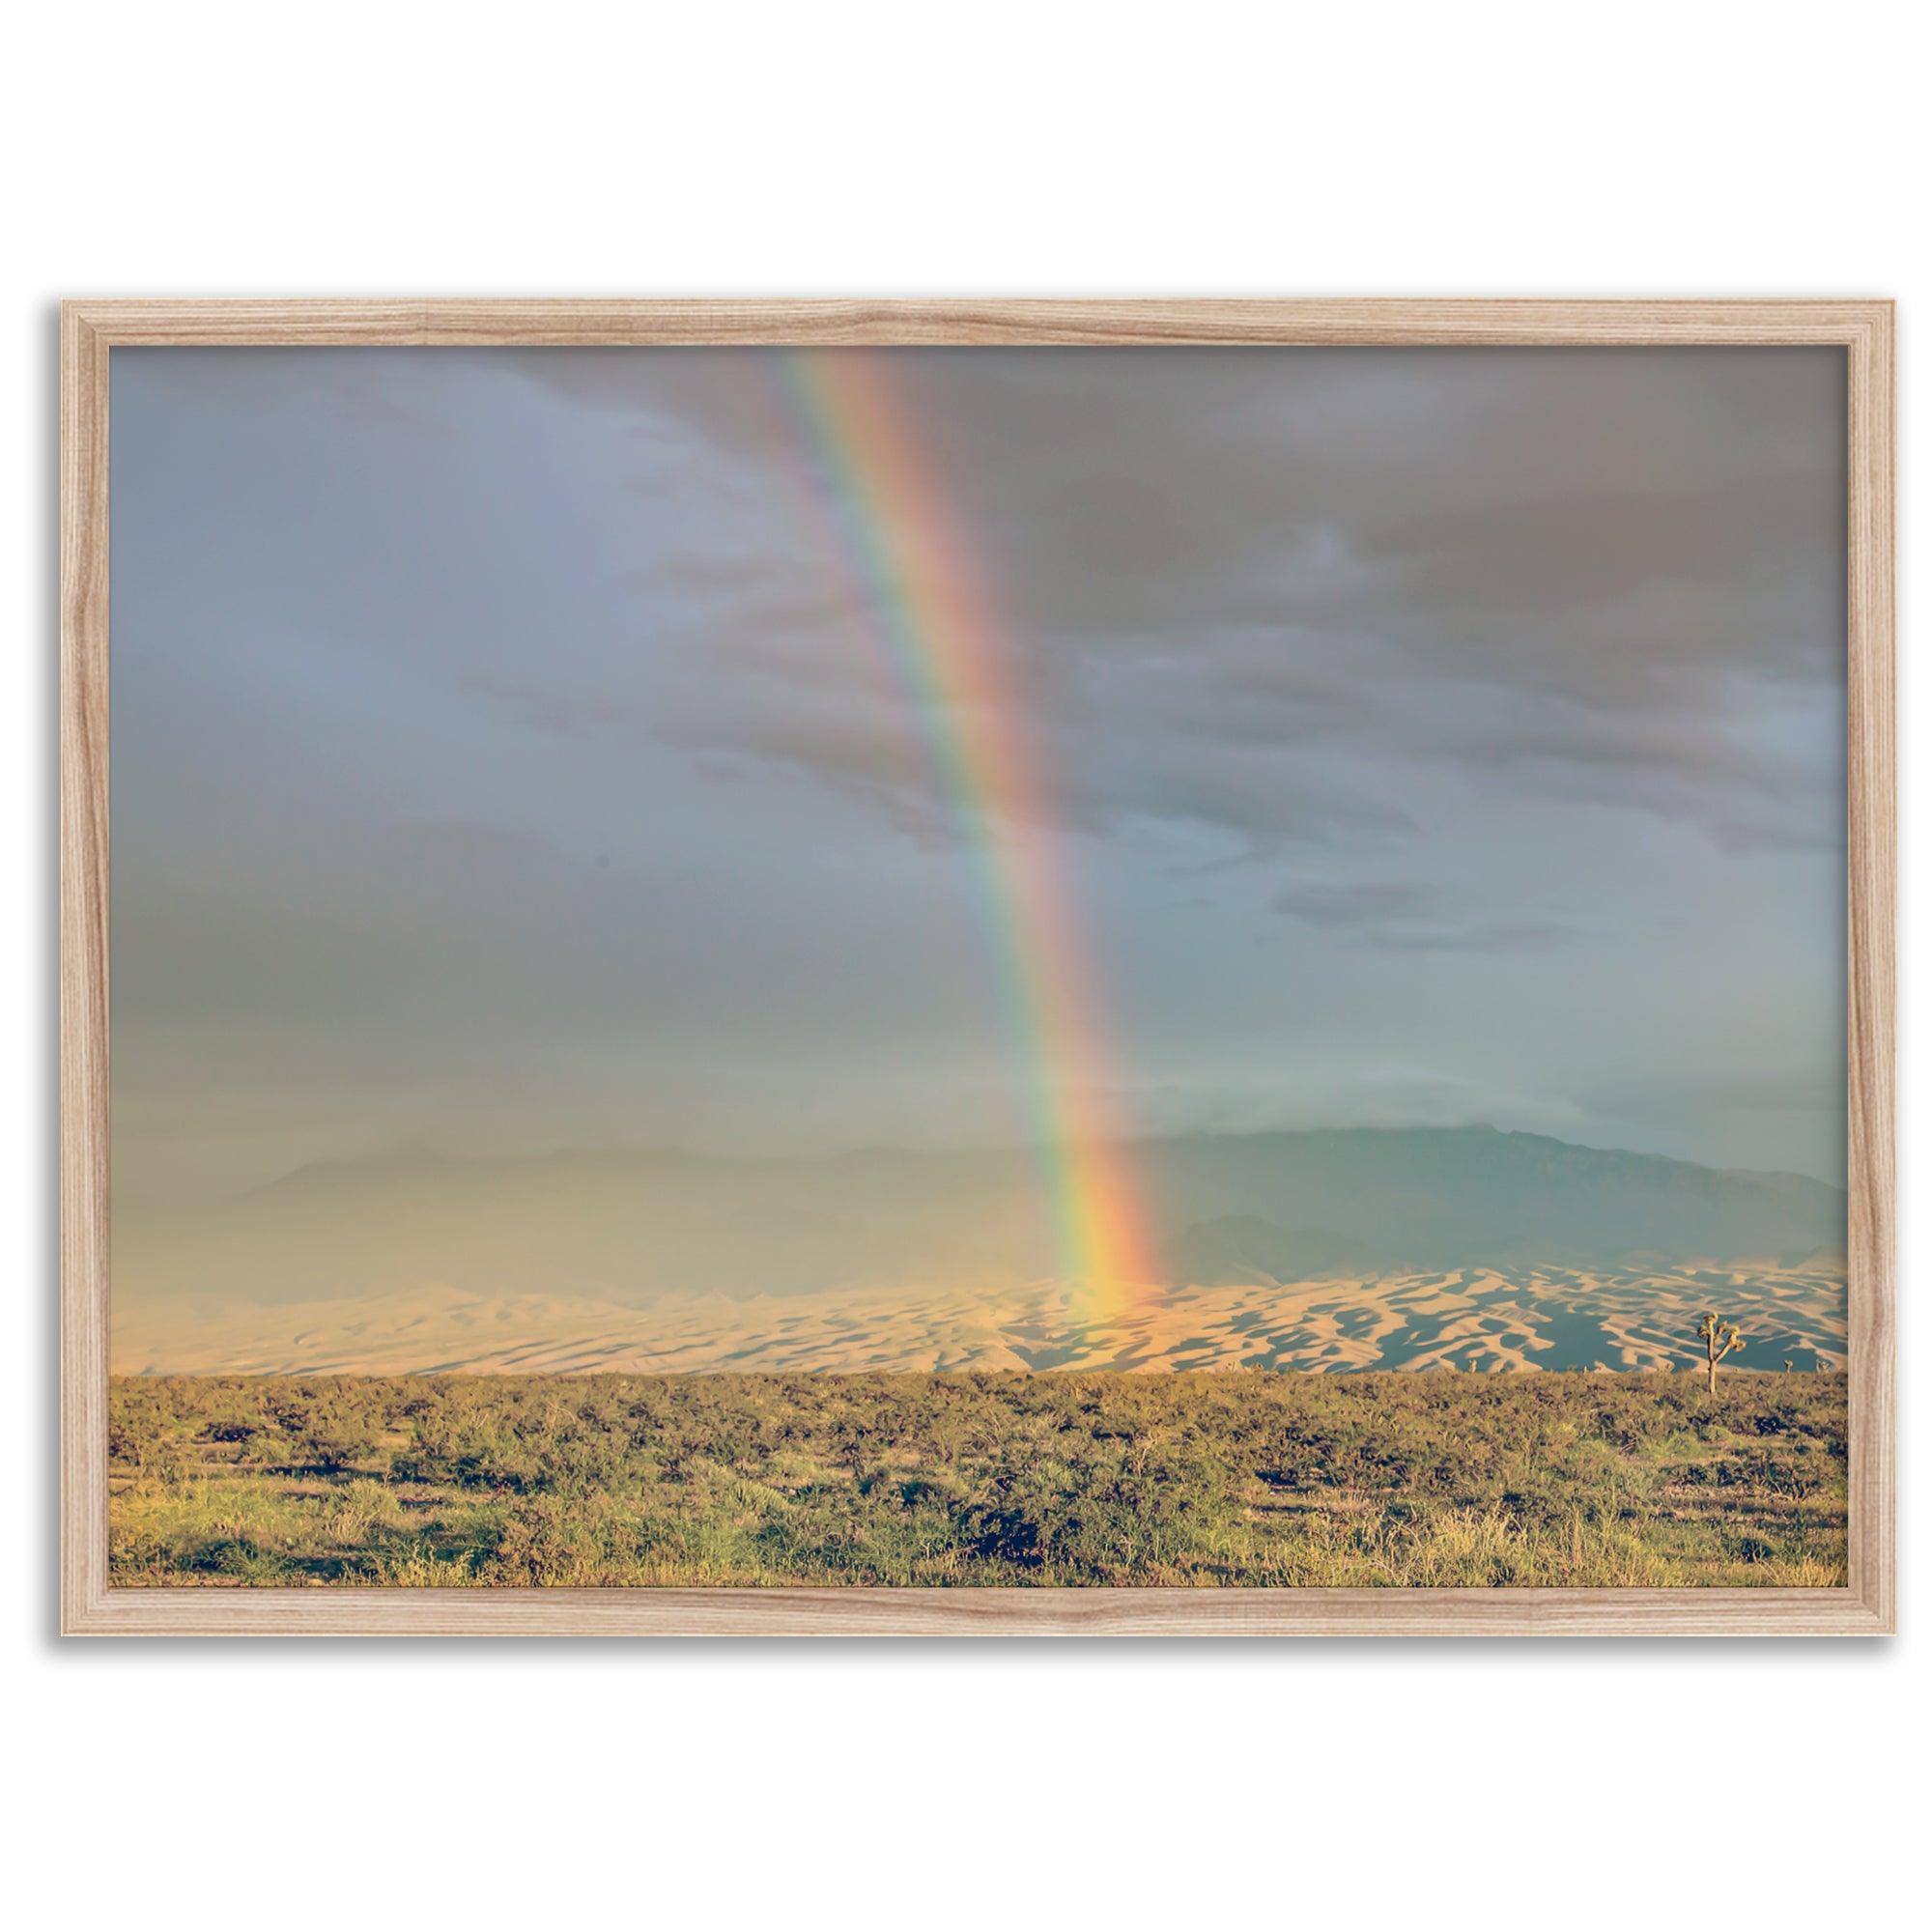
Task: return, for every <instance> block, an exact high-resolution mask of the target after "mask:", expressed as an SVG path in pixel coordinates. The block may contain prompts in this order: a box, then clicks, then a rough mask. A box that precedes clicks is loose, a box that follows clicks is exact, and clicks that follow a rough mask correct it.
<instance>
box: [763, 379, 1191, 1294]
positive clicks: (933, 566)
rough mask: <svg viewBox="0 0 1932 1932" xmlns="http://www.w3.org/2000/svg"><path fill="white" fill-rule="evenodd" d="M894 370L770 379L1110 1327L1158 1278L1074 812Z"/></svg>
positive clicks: (1056, 1213) (983, 573) (1075, 1281)
mask: <svg viewBox="0 0 1932 1932" xmlns="http://www.w3.org/2000/svg"><path fill="white" fill-rule="evenodd" d="M753 353H758V352H753ZM887 359H888V357H887V355H884V354H881V353H867V352H855V351H849V350H847V351H831V352H824V351H820V352H816V353H814V352H809V351H801V350H786V351H780V352H775V353H773V354H772V355H770V357H769V359H768V360H767V362H766V366H767V368H768V369H770V370H771V371H773V372H774V373H775V375H776V379H777V383H778V387H779V392H780V395H781V400H782V403H783V406H784V408H785V411H786V412H787V416H788V419H789V421H790V422H791V423H792V425H793V426H794V427H795V431H796V432H797V433H799V434H802V435H803V436H805V437H806V438H807V439H808V440H809V441H810V448H811V450H812V452H813V454H814V455H815V456H816V458H817V461H818V464H819V466H820V467H821V468H822V471H823V480H824V482H825V483H827V484H829V486H830V491H829V498H828V497H826V495H825V493H824V492H823V491H822V490H814V491H813V493H812V494H813V495H814V496H816V497H819V498H820V500H821V502H822V503H823V505H824V508H825V510H827V511H829V518H828V519H827V524H828V527H827V532H826V533H827V536H828V539H829V540H830V541H831V542H833V543H834V544H836V546H837V549H838V555H837V557H836V558H835V559H834V560H833V561H834V564H835V567H837V568H838V569H839V570H840V571H841V572H842V574H843V577H844V581H845V583H846V585H847V586H848V588H850V589H852V590H853V591H854V592H855V594H856V595H857V596H858V597H859V598H860V600H861V601H863V603H864V605H865V607H866V609H867V611H868V613H869V616H870V619H871V622H872V624H873V626H874V628H875V629H876V631H877V632H878V634H879V636H880V637H881V638H882V639H883V640H884V643H885V645H886V648H887V651H888V654H889V655H890V658H891V661H892V667H893V670H894V674H895V685H896V686H897V688H898V690H899V692H900V694H901V695H902V696H903V697H904V698H905V700H906V701H907V703H908V705H909V708H910V710H911V712H912V714H913V716H914V717H915V719H916V720H917V722H918V727H919V731H920V736H921V739H922V741H923V747H924V751H925V754H926V757H927V760H928V762H929V764H930V766H931V769H932V772H933V775H934V778H935V780H936V781H937V782H938V785H939V788H940V791H941V794H942V796H943V798H944V799H945V801H946V805H947V809H948V811H949V814H950V816H951V819H952V824H953V827H954V830H955V833H956V835H957V837H958V838H959V840H960V842H961V845H962V847H963V848H964V850H965V851H966V852H967V853H968V855H969V856H970V859H971V863H972V869H973V873H974V877H975V881H976V893H977V896H978V898H979V901H980V910H981V914H982V921H981V923H982V925H983V928H984V931H985V933H986V935H987V937H988V941H989V946H990V951H991V953H992V963H993V967H994V970H995V973H996V976H997V979H998V982H999V989H1000V996H1001V1002H1002V1005H1003V1008H1004V1009H1005V1011H1006V1014H1007V1019H1008V1023H1009V1027H1010V1030H1011V1032H1012V1035H1013V1038H1014V1043H1015V1046H1016V1047H1017V1049H1018V1051H1019V1054H1020V1057H1021V1060H1022V1063H1023V1065H1025V1067H1026V1068H1027V1088H1028V1093H1027V1102H1028V1108H1029V1113H1030V1116H1031V1120H1030V1128H1031V1137H1032V1139H1033V1141H1034V1144H1035V1146H1036V1147H1037V1150H1038V1154H1039V1158H1040V1161H1041V1166H1042V1178H1043V1180H1044V1183H1045V1186H1046V1189H1047V1192H1048V1196H1049V1199H1050V1202H1051V1206H1052V1211H1053V1220H1054V1226H1055V1230H1056V1235H1057V1239H1058V1245H1059V1253H1060V1265H1061V1270H1062V1272H1063V1273H1064V1274H1065V1276H1066V1277H1067V1279H1068V1281H1069V1283H1070V1285H1071V1286H1072V1288H1073V1289H1074V1292H1075V1293H1076V1294H1077V1295H1078V1296H1079V1297H1080V1303H1081V1308H1080V1312H1081V1313H1082V1314H1083V1315H1085V1316H1086V1317H1087V1318H1088V1319H1093V1320H1104V1319H1106V1318H1108V1317H1110V1316H1113V1315H1117V1314H1119V1313H1121V1312H1122V1311H1123V1310H1124V1309H1125V1308H1126V1307H1127V1306H1129V1305H1130V1304H1131V1303H1132V1301H1133V1300H1134V1298H1135V1297H1136V1295H1137V1294H1139V1293H1145V1292H1146V1290H1147V1289H1149V1288H1150V1287H1151V1286H1153V1285H1154V1284H1155V1283H1157V1282H1158V1280H1159V1278H1160V1273H1161V1270H1160V1267H1159V1265H1158V1264H1157V1261H1156V1257H1155V1249H1154V1244H1153V1242H1152V1239H1151V1234H1150V1227H1149V1220H1148V1216H1147V1215H1146V1213H1145V1212H1144V1210H1143V1204H1142V1197H1141V1193H1140V1190H1139V1187H1138V1184H1137V1181H1136V1178H1135V1176H1134V1174H1133V1173H1132V1171H1131V1164H1130V1162H1129V1159H1128V1157H1127V1152H1126V1141H1127V1136H1126V1134H1125V1133H1124V1131H1123V1130H1122V1122H1120V1121H1119V1120H1118V1119H1117V1118H1115V1116H1114V1115H1113V1114H1112V1112H1111V1111H1110V1109H1109V1105H1108V1101H1109V1096H1110V1094H1112V1093H1113V1092H1114V1091H1115V1090H1116V1085H1117V1083H1116V1082H1115V1081H1114V1079H1113V1077H1112V1068H1111V1060H1110V1056H1109V1054H1108V1051H1107V1034H1106V1027H1105V1025H1104V1023H1103V1017H1102V1016H1103V1014H1104V1012H1105V1006H1104V1003H1103V1002H1102V1000H1101V998H1100V995H1099V991H1098V986H1097V983H1096V979H1095V975H1094V969H1093V964H1092V961H1091V959H1090V957H1089V952H1088V947H1087V944H1086V935H1085V933H1084V932H1083V931H1082V928H1081V923H1080V920H1079V917H1078V914H1077V900H1076V898H1075V895H1074V894H1073V892H1072V891H1071V889H1070V887H1069V884H1068V882H1067V880H1066V879H1065V876H1064V875H1063V872H1062V870H1061V867H1060V866H1059V864H1058V854H1057V839H1056V836H1055V827H1056V826H1057V825H1058V824H1059V823H1060V822H1061V818H1060V814H1059V813H1058V811H1057V810H1056V808H1055V801H1054V798H1053V794H1052V791H1051V788H1050V787H1049V785H1048V784H1047V781H1046V778H1045V774H1044V772H1043V770H1042V766H1041V760H1040V757H1039V753H1038V749H1037V746H1036V744H1035V743H1034V742H1033V739H1032V736H1031V734H1030V733H1029V731H1028V730H1027V726H1026V721H1027V706H1026V704H1025V703H1024V701H1023V700H1021V699H1020V698H1019V696H1017V695H1016V693H1015V692H1014V690H1013V687H1012V684H1011V681H1010V676H1009V667H1010V665H1011V664H1012V662H1013V661H1014V659H1015V658H1016V657H1017V655H1018V653H1017V651H1016V649H1015V647H1014V642H1013V639H1012V638H1011V636H1010V634H1009V630H1008V628H1007V627H1006V625H1005V624H1004V622H1003V621H1002V619H1001V617H1000V614H999V612H998V610H997V606H996V602H995V599H994V598H993V596H992V594H991V590H990V585H989V582H988V578H989V576H990V573H989V572H988V570H987V569H986V568H985V567H984V564H983V561H982V559H981V558H980V555H979V554H977V552H976V550H975V548H974V546H973V544H972V543H971V541H970V539H969V536H968V533H967V531H966V530H965V529H964V528H963V527H962V526H961V525H960V523H959V520H958V519H957V517H956V516H955V515H954V514H953V512H952V506H951V504H950V503H949V501H948V499H947V497H946V495H945V493H944V492H943V491H942V490H941V489H940V488H939V487H938V484H937V482H936V480H935V478H934V476H933V474H932V471H931V469H930V468H929V466H928V465H927V463H926V462H925V461H924V455H923V450H922V448H921V446H920V439H919V437H918V435H917V434H916V432H915V427H914V424H913V422H912V420H911V418H910V416H909V414H908V412H907V411H906V409H905V408H904V406H903V405H902V403H901V401H900V400H899V398H898V396H897V395H896V393H895V386H894V383H893V380H892V378H891V377H890V376H889V375H888V373H887V370H886V367H885V364H886V361H887Z"/></svg>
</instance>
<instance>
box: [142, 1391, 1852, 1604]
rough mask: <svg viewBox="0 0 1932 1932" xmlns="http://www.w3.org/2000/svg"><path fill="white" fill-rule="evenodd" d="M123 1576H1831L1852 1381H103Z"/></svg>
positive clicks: (1428, 1580) (1545, 1581)
mask: <svg viewBox="0 0 1932 1932" xmlns="http://www.w3.org/2000/svg"><path fill="white" fill-rule="evenodd" d="M109 1420H110V1437H109V1440H110V1451H111V1459H112V1463H111V1466H112V1477H111V1482H110V1495H109V1522H110V1563H111V1567H112V1575H113V1578H114V1581H115V1582H116V1583H117V1584H121V1585H126V1586H134V1587H139V1586H142V1585H151V1584H193V1585H209V1586H216V1587H220V1586H228V1587H236V1586H248V1585H260V1584H280V1585H331V1584H332V1585H338V1586H342V1585H347V1586H355V1585H410V1586H418V1587H421V1586H432V1587H458V1588H467V1587H476V1586H481V1587H490V1586H507V1585H526V1586H527V1585H583V1586H609V1585H670V1584H693V1583H715V1584H731V1585H746V1586H763V1585H782V1584H795V1583H816V1584H841V1583H843V1584H863V1583H885V1584H955V1585H975V1584H1003V1583H1004V1584H1054V1583H1058V1584H1075V1585H1079V1584H1090V1585H1109V1584H1157V1585H1173V1586H1182V1587H1212V1586H1216V1585H1234V1586H1241V1585H1326V1584H1354V1585H1368V1586H1386V1587H1398V1588H1400V1587H1412V1586H1429V1585H1433V1586H1458V1587H1485V1586H1493V1585H1535V1586H1541V1585H1559V1584H1561V1585H1588V1586H1596V1587H1634V1586H1650V1587H1666V1586H1684V1585H1717V1584H1721V1585H1783V1586H1797V1587H1805V1586H1825V1585H1833V1584H1839V1583H1842V1582H1843V1581H1844V1578H1845V1466H1846V1465H1845V1381H1844V1378H1843V1377H1842V1376H1839V1375H1833V1374H1810V1375H1805V1374H1797V1373H1791V1374H1786V1373H1782V1372H1779V1373H1776V1374H1770V1375H1767V1374H1763V1373H1748V1372H1747V1373H1723V1374H1720V1376H1719V1386H1718V1390H1717V1392H1716V1394H1715V1395H1714V1394H1712V1393H1710V1392H1709V1391H1708V1390H1707V1389H1706V1387H1705V1384H1704V1378H1702V1377H1701V1376H1695V1375H1623V1374H1572V1375H1534V1376H1482V1375H1452V1374H1437V1375H1388V1374H1369V1375H1343V1376H1300V1375H1275V1374H1267V1373H1264V1372H1260V1371H1256V1370H1252V1369H1230V1370H1227V1371H1224V1372H1221V1373H1218V1374H1198V1373H1179V1374H1175V1375H1166V1376H1122V1375H1068V1374H1059V1373H1053V1374H1017V1375H1013V1374H999V1375H977V1374H974V1375H951V1376H932V1375H923V1376H879V1375H865V1376H827V1375H813V1374H807V1375H794V1376H765V1375H698V1376H657V1377H626V1376H595V1377H585V1378H563V1377H556V1376H519V1377H510V1376H454V1375H444V1376H435V1377H421V1378H396V1379H371V1378H240V1377H235V1378H117V1379H116V1380H115V1381H114V1382H113V1384H112V1386H111V1391H110V1417H109Z"/></svg>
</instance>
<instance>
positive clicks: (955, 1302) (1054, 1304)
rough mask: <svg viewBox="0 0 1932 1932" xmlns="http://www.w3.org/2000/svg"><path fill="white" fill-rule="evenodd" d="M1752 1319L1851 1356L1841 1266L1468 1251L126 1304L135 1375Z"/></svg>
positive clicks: (1626, 1331) (1182, 1342)
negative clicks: (1707, 1313)
mask: <svg viewBox="0 0 1932 1932" xmlns="http://www.w3.org/2000/svg"><path fill="white" fill-rule="evenodd" d="M1705 1308H1713V1309H1716V1310H1718V1311H1719V1312H1720V1313H1722V1314H1723V1315H1725V1316H1726V1317H1727V1318H1729V1319H1732V1320H1735V1321H1739V1322H1740V1323H1741V1324H1742V1326H1743V1328H1744V1330H1745V1333H1746V1335H1747V1337H1748V1338H1749V1346H1748V1347H1747V1350H1746V1352H1745V1354H1744V1355H1743V1356H1742V1357H1740V1358H1736V1359H1737V1365H1738V1366H1740V1367H1744V1368H1755V1369H1778V1368H1781V1367H1782V1366H1783V1364H1784V1362H1785V1361H1787V1360H1789V1361H1790V1362H1791V1364H1792V1366H1793V1367H1794V1368H1798V1369H1804V1370H1808V1369H1812V1368H1829V1369H1836V1368H1842V1367H1843V1366H1844V1361H1845V1286H1844V1271H1843V1266H1842V1264H1841V1263H1838V1262H1836V1261H1833V1260H1831V1259H1828V1258H1823V1257H1819V1258H1814V1259H1813V1260H1811V1261H1809V1262H1805V1263H1803V1264H1797V1265H1776V1264H1762V1265H1757V1264H1736V1263H1725V1264H1713V1265H1710V1266H1694V1265H1687V1266H1678V1267H1666V1268H1662V1269H1659V1270H1656V1271H1646V1272H1632V1273H1612V1272H1603V1273H1591V1272H1585V1271H1580V1270H1577V1269H1571V1268H1525V1269H1518V1270H1512V1271H1511V1272H1509V1273H1501V1272H1497V1271H1495V1270H1492V1269H1482V1268H1470V1269H1463V1270H1459V1271H1455V1272H1449V1273H1417V1272H1410V1273H1402V1274H1395V1275H1390V1276H1385V1277H1381V1278H1377V1279H1369V1280H1364V1279H1360V1278H1335V1279H1328V1280H1318V1281H1299V1282H1293V1283H1287V1284H1284V1283H1279V1282H1265V1283H1260V1284H1256V1285H1251V1286H1244V1287H1213V1288H1197V1287H1182V1288H1168V1289H1160V1290H1151V1291H1149V1292H1148V1293H1146V1294H1145V1295H1144V1296H1142V1297H1140V1298H1138V1299H1135V1300H1134V1301H1132V1302H1131V1304H1130V1305H1129V1306H1127V1307H1125V1308H1124V1309H1122V1311H1121V1312H1119V1313H1116V1314H1110V1315H1107V1316H1105V1317H1094V1316H1093V1315H1092V1314H1091V1312H1090V1311H1089V1309H1088V1307H1087V1305H1086V1297H1084V1296H1082V1295H1081V1294H1080V1293H1078V1292H1077V1291H1076V1290H1075V1289H1073V1288H1072V1287H1070V1286H1069V1285H1068V1284H1066V1283H1064V1282H1037V1283H1033V1284H1028V1285H1024V1286H1016V1287H1009V1288H1003V1289H998V1290H987V1291H980V1292H976V1291H972V1290H967V1289H960V1288H943V1289H941V1288H929V1289H922V1288H912V1289H904V1288H898V1289H893V1290H890V1291H887V1290H870V1291H865V1292H859V1291H820V1292H817V1293H808V1294H790V1295H782V1296H780V1295H759V1296H753V1297H751V1298H749V1299H746V1298H727V1297H725V1296H723V1295H715V1294H706V1295H684V1296H679V1295H666V1296H663V1297H662V1298H660V1299H659V1300H657V1301H656V1302H655V1303H653V1304H652V1305H651V1306H649V1307H647V1308H637V1307H621V1306H617V1305H615V1304H612V1303H610V1302H605V1301H600V1300H596V1299H591V1298H587V1297H582V1296H569V1295H545V1294H517V1295H503V1296H495V1297H487V1296H478V1295H476V1294H473V1293H465V1292H461V1291H457V1290H454V1289H449V1288H445V1287H440V1286H436V1285H422V1286H417V1287H412V1288H407V1289H400V1290H392V1291H389V1292H385V1293H381V1294H370V1295H367V1296H363V1297H360V1298H357V1299H355V1300H330V1301H313V1302H299V1303H293V1304H285V1305H283V1306H279V1307H272V1306H262V1305H241V1306H238V1305H237V1304H236V1303H234V1302H232V1301H226V1302H224V1303H222V1304H220V1305H216V1304H214V1303H213V1302H197V1301H196V1300H195V1299H193V1298H192V1297H174V1296H168V1297H163V1298H156V1299H154V1300H146V1299H143V1300H140V1301H134V1302H131V1303H128V1304H126V1305H123V1306H120V1307H117V1309H116V1312H115V1317H114V1327H113V1367H114V1371H115V1373H117V1374H122V1375H142V1374H148V1375H188V1374H257V1375H259V1374H330V1373H334V1374H384V1375H418V1374H451V1373H456V1372H459V1371H461V1372H467V1373H470V1374H479V1373H495V1374H526V1375H527V1374H593V1373H596V1372H598V1371H600V1370H601V1371H612V1372H614V1371H624V1372H627V1373H634V1374H650V1373H672V1372H686V1371H693V1372H695V1371H707V1370H709V1371H718V1370H733V1369H735V1370H772V1371H779V1370H784V1371H793V1370H831V1371H842V1372H852V1371H858V1370H902V1371H913V1370H921V1371H926V1370H939V1371H951V1370H967V1369H1117V1370H1127V1371H1139V1372H1143V1373H1156V1372H1163V1371H1172V1370H1180V1369H1215V1368H1234V1367H1250V1368H1273V1369H1300V1370H1348V1369H1375V1368H1379V1369H1451V1368H1453V1369H1472V1370H1537V1369H1576V1368H1591V1367H1601V1368H1606V1369H1633V1370H1639V1369H1667V1368H1681V1367H1687V1366H1689V1365H1690V1363H1692V1362H1693V1361H1694V1360H1696V1359H1697V1358H1698V1355H1699V1350H1698V1347H1697V1344H1696V1343H1695V1341H1694V1339H1693V1335H1694V1330H1695V1326H1696V1321H1697V1317H1698V1315H1699V1313H1700V1312H1701V1311H1702V1310H1704V1309H1705Z"/></svg>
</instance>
